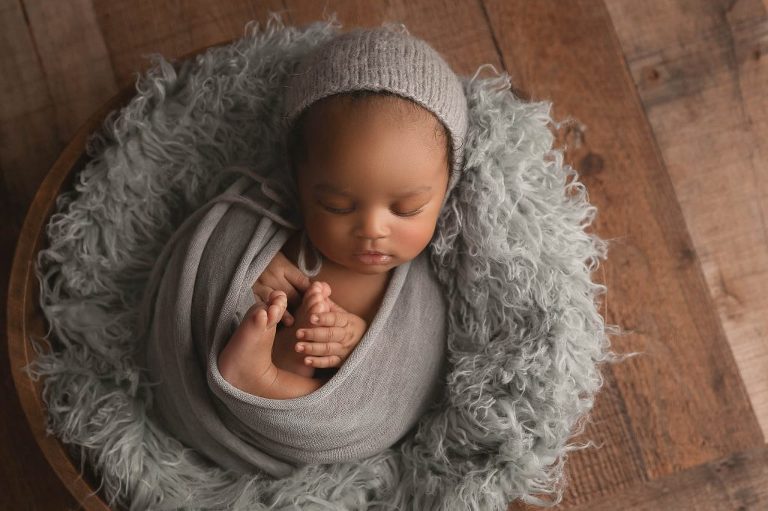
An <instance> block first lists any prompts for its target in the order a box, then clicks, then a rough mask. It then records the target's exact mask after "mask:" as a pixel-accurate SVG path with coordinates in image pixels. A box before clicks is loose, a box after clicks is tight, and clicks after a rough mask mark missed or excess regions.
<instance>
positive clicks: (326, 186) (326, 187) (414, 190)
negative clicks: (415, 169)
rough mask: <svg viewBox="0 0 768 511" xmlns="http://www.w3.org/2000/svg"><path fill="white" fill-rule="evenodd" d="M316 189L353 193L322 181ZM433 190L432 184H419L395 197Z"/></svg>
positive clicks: (342, 193) (346, 195) (394, 195)
mask: <svg viewBox="0 0 768 511" xmlns="http://www.w3.org/2000/svg"><path fill="white" fill-rule="evenodd" d="M313 189H314V190H315V191H318V192H326V193H333V194H335V195H344V196H345V197H351V196H352V194H351V193H349V192H348V191H346V190H342V189H340V188H336V187H335V186H333V185H332V184H330V183H320V184H317V185H315V186H314V188H313ZM431 190H432V187H431V186H427V185H423V186H417V187H416V188H412V189H410V190H405V191H403V192H401V193H396V194H393V197H397V198H404V197H412V196H414V195H418V194H420V193H424V192H429V191H431Z"/></svg>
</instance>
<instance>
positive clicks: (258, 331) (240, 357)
mask: <svg viewBox="0 0 768 511" xmlns="http://www.w3.org/2000/svg"><path fill="white" fill-rule="evenodd" d="M287 306H288V298H287V295H286V294H285V293H284V292H283V291H278V290H275V291H272V293H270V295H269V299H268V301H267V303H266V304H261V303H258V304H255V305H254V306H253V307H251V308H250V309H249V310H248V312H247V313H246V314H245V317H244V318H243V320H242V321H241V322H240V325H239V326H238V327H237V329H236V330H235V333H234V334H232V337H231V338H230V339H229V341H228V342H227V345H226V346H224V349H223V350H222V351H221V353H220V354H219V358H218V364H219V372H220V373H221V375H222V377H224V379H225V380H227V381H228V382H229V383H231V384H232V385H233V386H235V387H237V388H239V389H241V390H244V391H246V392H249V393H251V394H255V395H261V394H262V393H263V392H264V390H265V388H269V386H270V385H272V383H273V382H274V381H275V377H276V373H277V367H275V365H274V364H273V363H272V347H273V345H274V342H275V331H276V328H277V323H278V321H280V318H282V317H283V313H284V312H285V309H286V307H287Z"/></svg>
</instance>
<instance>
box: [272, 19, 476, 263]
mask: <svg viewBox="0 0 768 511" xmlns="http://www.w3.org/2000/svg"><path fill="white" fill-rule="evenodd" d="M356 90H372V91H388V92H392V93H395V94H398V95H400V96H403V97H405V98H407V99H411V100H413V101H415V102H416V103H418V104H419V105H421V106H422V107H424V108H426V109H427V110H429V111H430V112H432V113H433V114H434V115H435V116H436V117H437V118H438V119H439V120H440V121H441V122H442V123H443V124H444V125H445V127H446V128H447V129H448V133H449V134H450V137H451V147H452V154H451V155H450V162H451V169H450V176H449V178H448V187H447V191H446V194H445V197H444V198H443V203H442V204H441V206H440V207H441V209H442V207H443V206H444V205H445V203H446V201H447V199H448V196H449V195H450V193H451V190H453V188H454V187H455V186H456V183H457V182H458V179H459V176H460V173H461V170H462V167H463V160H464V139H465V136H466V132H467V98H466V96H465V95H464V87H463V85H462V83H461V81H460V80H459V78H458V76H456V74H455V73H454V72H453V71H452V70H451V67H450V66H449V65H448V63H447V62H446V61H445V60H444V59H443V58H442V56H441V55H440V54H439V53H438V52H437V51H436V50H435V49H434V48H432V47H431V46H430V45H429V44H428V43H426V42H425V41H424V40H422V39H419V38H417V37H414V36H412V35H410V34H409V33H408V30H407V28H406V27H405V26H404V25H402V24H392V23H385V24H383V25H381V26H378V27H372V28H362V27H357V28H353V29H351V30H349V31H348V32H344V33H342V34H339V35H337V36H335V37H333V38H331V39H329V40H328V41H326V42H324V43H321V44H320V45H318V46H316V47H314V48H312V49H311V50H310V51H309V52H308V53H307V54H306V55H304V56H303V57H302V58H301V59H300V61H299V62H298V64H297V67H296V71H295V72H294V73H291V75H290V76H289V78H288V81H287V85H286V94H285V97H284V104H283V109H284V111H283V121H284V122H285V130H286V133H287V132H288V131H289V130H290V128H291V125H292V124H293V122H294V121H295V120H296V119H297V117H298V116H299V115H300V114H301V113H302V112H303V111H304V110H305V109H306V108H307V107H309V106H310V105H311V104H313V103H314V102H316V101H318V100H320V99H322V98H324V97H326V96H330V95H333V94H338V93H342V92H351V91H356ZM305 243H308V239H307V238H306V233H304V236H303V237H302V243H301V249H300V251H299V268H300V269H301V270H302V271H303V272H304V273H306V274H307V275H309V276H313V275H316V274H317V273H318V272H319V270H320V265H321V259H322V258H321V257H320V254H319V252H317V251H316V250H315V256H316V257H317V258H318V265H317V266H316V267H315V268H313V269H307V268H306V264H305V261H304V257H305V256H304V252H305V250H304V245H305ZM312 248H313V249H314V247H312Z"/></svg>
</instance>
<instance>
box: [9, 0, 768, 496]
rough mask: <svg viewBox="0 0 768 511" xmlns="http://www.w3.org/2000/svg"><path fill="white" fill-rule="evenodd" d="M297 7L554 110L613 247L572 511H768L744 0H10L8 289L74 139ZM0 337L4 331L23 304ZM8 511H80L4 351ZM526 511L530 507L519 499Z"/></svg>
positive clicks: (764, 361) (764, 176)
mask: <svg viewBox="0 0 768 511" xmlns="http://www.w3.org/2000/svg"><path fill="white" fill-rule="evenodd" d="M269 11H280V12H282V14H283V16H284V19H285V20H286V22H289V23H294V24H304V23H307V22H310V21H313V20H319V19H322V18H323V15H324V13H327V12H336V13H337V14H338V18H339V20H340V21H341V22H342V23H343V24H344V26H345V27H351V26H354V25H366V26H370V25H377V24H379V23H381V22H382V21H385V20H394V21H402V22H404V23H405V24H406V25H407V26H408V28H409V30H410V31H411V32H412V33H414V34H415V35H418V36H419V37H422V38H424V39H426V40H428V41H429V42H430V43H431V44H432V45H433V46H434V47H435V48H436V49H437V50H438V51H440V52H441V53H442V54H443V55H444V56H445V57H446V58H447V60H448V61H449V62H450V63H451V65H452V66H453V67H454V69H455V70H456V71H457V72H458V73H459V74H462V75H471V74H473V73H474V72H475V71H476V70H477V68H478V67H479V66H480V65H481V64H485V63H490V64H493V65H494V66H495V67H496V69H499V70H501V69H503V70H505V71H507V72H508V73H509V74H510V75H511V76H512V79H513V85H514V87H515V89H516V90H518V91H523V93H524V94H525V95H526V96H527V97H529V98H530V99H532V100H537V101H539V100H547V101H552V103H553V107H552V114H553V116H554V117H555V119H556V120H561V121H563V120H566V119H569V120H570V121H569V122H565V123H563V124H562V125H561V126H560V128H559V131H558V133H557V135H558V143H559V144H560V146H561V147H562V148H564V149H565V155H566V161H567V162H568V163H570V164H571V165H573V166H574V167H575V168H576V169H577V170H578V171H579V173H580V176H581V180H582V181H583V182H584V183H585V185H586V187H587V189H588V191H589V196H590V200H591V201H592V202H593V203H594V204H595V205H596V206H597V207H598V211H599V213H598V216H597V219H596V221H595V224H594V228H595V230H596V232H597V233H598V234H599V235H600V236H602V237H603V238H606V239H611V240H612V243H611V247H610V252H609V259H608V261H607V262H604V263H602V265H601V269H600V271H599V272H598V273H597V274H596V275H595V278H596V280H599V281H601V282H602V283H604V284H606V285H607V286H608V290H609V291H608V296H607V300H606V303H605V304H604V314H605V316H606V321H607V322H609V323H613V324H619V325H621V326H622V327H623V328H624V329H625V330H627V332H628V334H627V335H625V336H623V337H619V338H614V340H613V346H614V349H616V350H617V351H642V352H643V353H644V355H643V356H640V357H636V358H633V359H630V360H628V361H626V362H624V363H622V364H620V365H616V366H612V367H608V368H606V369H605V377H606V384H605V388H604V390H603V392H602V393H601V394H600V395H599V397H598V399H597V402H596V405H595V409H594V412H593V414H592V418H591V421H590V424H589V426H588V428H587V431H585V432H584V434H583V435H581V436H580V437H579V438H576V439H574V441H579V442H585V441H587V440H592V441H593V442H594V443H596V444H598V445H600V446H601V447H600V448H599V449H598V448H591V449H587V450H583V451H579V452H576V453H573V454H572V455H571V456H570V457H569V459H568V478H569V486H568V488H567V491H566V497H565V500H564V502H563V503H562V504H561V505H560V506H558V509H579V510H587V509H595V510H603V509H605V510H608V509H632V510H641V509H642V510H646V509H647V510H655V509H703V510H727V509H734V510H736V509H742V510H748V509H749V510H752V509H754V510H759V509H768V490H767V488H768V450H767V449H766V444H765V439H766V432H767V431H768V298H767V297H766V295H765V293H764V292H763V290H765V289H768V228H767V227H766V225H767V224H768V220H766V219H767V218H768V165H767V164H766V163H765V162H766V161H768V115H767V114H768V95H766V92H765V91H766V90H768V14H766V11H767V7H766V4H765V2H761V1H760V0H739V1H735V2H719V1H714V0H699V1H697V2H690V1H686V0H649V1H646V2H635V1H632V0H604V1H601V0H562V1H561V0H545V1H537V2H529V1H526V0H472V1H470V0H462V1H458V2H457V1H449V0H423V1H408V2H406V1H405V0H400V1H398V0H392V1H386V2H384V1H381V2H369V1H365V0H345V1H324V2H316V1H314V0H285V1H279V0H273V1H266V2H247V1H235V0H220V1H218V2H215V3H213V2H204V1H200V0H197V1H192V0H189V1H186V2H161V1H157V0H156V1H142V2H139V1H128V0H110V1H106V0H70V1H69V2H52V1H48V2H46V1H43V0H0V34H2V35H0V41H2V43H1V44H2V46H0V48H2V50H4V51H2V52H0V90H2V100H1V101H0V215H2V218H3V219H5V220H6V221H5V222H2V224H0V267H1V268H2V270H0V288H2V289H6V288H7V278H8V271H9V268H10V261H11V258H12V251H13V247H14V245H15V241H16V238H17V236H18V231H19V229H20V226H21V223H22V221H23V216H24V212H25V211H26V208H27V206H28V205H29V203H30V201H31V198H32V196H33V194H34V191H35V189H36V187H37V186H38V184H39V183H40V181H41V180H42V178H43V176H44V175H45V173H46V172H47V170H48V169H49V168H50V166H51V164H52V163H53V161H54V160H55V159H56V157H57V156H58V154H59V152H60V151H61V149H62V148H63V147H64V145H65V144H66V142H67V141H68V140H69V139H70V138H71V137H72V135H73V133H74V132H75V130H76V129H77V128H78V126H79V125H80V124H81V123H82V122H83V121H84V120H85V119H86V118H87V117H88V116H89V115H90V114H91V113H92V112H94V111H95V110H96V109H97V108H98V107H99V106H100V105H101V104H103V103H104V102H105V101H107V99H109V98H110V97H111V96H112V95H114V94H115V93H117V91H118V90H119V88H120V87H122V86H124V85H126V84H129V83H132V82H134V81H135V74H136V73H137V72H140V71H143V70H145V69H146V68H147V67H148V66H149V64H150V63H149V60H148V58H147V56H148V55H149V54H150V53H160V54H163V55H164V56H166V57H167V58H172V57H177V56H180V55H184V54H187V53H189V52H192V51H194V50H196V49H198V48H200V47H204V46H207V45H211V44H216V43H219V42H224V41H226V40H229V39H232V38H235V37H239V36H241V35H242V31H243V26H244V25H245V23H246V22H247V21H248V20H251V19H259V20H262V21H263V20H266V19H267V15H268V12H269ZM0 300H2V304H1V305H2V313H0V314H1V315H0V327H2V332H3V335H4V332H5V294H3V297H2V299H0ZM0 367H1V368H2V369H0V371H2V375H3V380H2V385H3V387H2V390H3V392H0V409H2V410H3V412H4V413H3V416H4V418H3V420H2V421H0V457H1V458H0V459H2V460H3V461H2V462H0V481H1V482H0V509H45V510H47V509H76V508H77V503H76V502H75V501H74V500H73V499H72V498H71V497H70V496H69V494H68V493H67V491H66V489H65V488H64V487H63V486H62V484H61V483H59V481H58V480H57V478H56V476H55V474H54V473H53V471H52V470H51V469H50V468H49V467H48V466H47V464H46V462H45V460H44V458H43V456H42V454H41V453H40V452H39V449H38V448H37V446H36V444H35V443H34V440H33V438H32V436H31V433H30V432H29V428H28V426H27V425H26V423H25V419H24V416H23V414H22V412H21V409H20V407H19V404H18V400H17V399H16V396H15V390H14V387H13V382H12V380H11V376H10V372H9V370H8V357H7V352H6V351H5V350H0ZM512 507H513V508H519V509H523V508H525V509H532V508H529V507H526V506H522V505H514V506H512Z"/></svg>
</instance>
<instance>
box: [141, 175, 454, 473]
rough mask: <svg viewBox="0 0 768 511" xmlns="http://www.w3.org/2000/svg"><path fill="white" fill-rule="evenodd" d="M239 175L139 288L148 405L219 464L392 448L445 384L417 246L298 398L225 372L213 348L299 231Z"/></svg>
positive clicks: (272, 465) (269, 466) (440, 327)
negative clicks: (241, 385)
mask: <svg viewBox="0 0 768 511" xmlns="http://www.w3.org/2000/svg"><path fill="white" fill-rule="evenodd" d="M262 179H263V178H260V177H259V176H253V175H251V176H250V177H241V178H240V179H238V180H237V181H236V182H235V183H234V184H232V185H231V186H230V187H229V188H228V189H227V191H226V192H225V193H223V194H220V195H219V196H217V197H215V198H214V199H212V200H211V201H210V202H209V203H207V204H206V205H205V206H203V207H202V208H200V209H199V210H197V211H196V212H195V214H194V215H192V216H191V217H190V218H188V219H187V220H186V221H185V223H184V224H182V226H181V227H180V228H179V229H178V230H177V231H176V233H174V236H173V237H172V238H171V240H170V241H169V242H168V243H167V244H166V246H165V248H164V250H163V253H162V254H161V256H160V258H159V260H158V261H157V262H156V264H155V267H154V270H153V273H152V276H151V277H150V283H149V285H148V288H147V292H146V294H145V298H144V300H145V302H144V303H145V311H144V319H143V321H145V324H146V325H147V328H149V330H148V335H147V336H146V339H145V343H146V344H145V347H144V349H143V356H145V357H146V358H145V360H144V364H143V365H144V367H146V368H147V370H148V373H149V374H148V378H149V379H150V380H152V381H155V382H158V383H157V386H155V387H154V389H153V390H154V401H155V402H154V406H153V413H154V414H155V415H156V416H157V417H158V419H160V421H161V422H162V423H163V424H164V425H165V427H166V428H168V429H169V431H171V432H172V433H173V434H174V436H175V437H176V438H178V439H179V440H181V441H182V442H183V443H184V444H186V445H188V446H190V447H193V448H195V449H197V450H198V451H199V452H201V453H203V454H204V455H206V456H207V457H208V458H210V459H211V460H213V461H214V462H216V463H218V464H219V465H221V466H223V467H225V468H231V469H234V470H238V471H244V472H249V471H254V470H255V469H260V470H263V471H265V472H267V473H268V474H270V475H272V476H274V477H284V476H286V475H288V474H289V473H290V472H291V471H292V470H293V468H294V467H295V466H298V464H305V463H312V464H316V463H333V462H340V461H346V460H353V459H361V458H364V457H366V456H369V455H372V454H375V453H378V452H380V451H383V450H384V449H386V448H388V447H390V446H392V445H394V444H395V443H396V442H397V441H398V440H399V439H400V438H402V437H403V436H404V435H405V434H406V433H407V432H408V430H409V429H410V428H411V427H413V426H414V425H415V424H416V423H417V421H418V419H419V418H420V417H421V416H422V414H423V413H424V412H425V411H426V410H427V409H428V408H429V407H430V406H431V405H432V404H434V403H435V402H437V400H438V398H439V393H440V392H441V391H442V388H443V385H444V381H443V380H444V371H445V368H446V364H445V345H446V318H445V310H446V303H445V298H444V296H443V293H442V292H441V289H440V285H439V282H438V281H437V279H436V277H435V275H434V272H433V270H432V269H431V267H430V264H429V260H428V257H427V252H426V251H424V252H422V253H421V254H420V255H419V256H418V257H416V258H415V259H413V260H411V261H409V262H406V263H404V264H402V265H400V266H398V267H396V268H395V269H394V271H393V274H392V276H391V279H390V282H389V284H388V287H387V289H386V292H385V295H384V298H383V301H382V304H381V306H380V308H379V310H378V312H377V314H376V316H375V318H374V319H373V321H372V322H371V324H370V325H369V326H368V330H367V331H366V332H365V334H364V336H363V337H362V339H361V340H360V342H359V343H358V345H357V346H356V348H355V349H354V351H353V352H352V353H351V354H350V356H349V357H348V358H347V360H346V361H345V362H344V364H343V365H342V366H341V367H340V368H339V370H338V372H337V373H336V374H335V375H334V376H333V377H332V378H331V379H330V380H329V381H328V382H327V383H326V384H325V385H323V386H322V387H321V388H319V389H318V390H316V391H315V392H312V393H311V394H308V395H306V396H303V397H300V398H296V399H286V400H279V399H267V398H263V397H259V396H255V395H252V394H249V393H247V392H244V391H241V390H239V389H237V388H236V387H233V386H232V385H230V384H229V383H228V382H227V381H226V380H224V379H223V378H222V376H221V374H220V373H219V370H218V367H217V363H216V361H217V358H218V353H219V352H220V351H221V350H222V349H223V347H224V346H225V345H226V342H227V341H228V339H229V338H230V336H231V335H232V333H233V332H234V330H235V328H236V327H237V326H238V324H239V322H240V320H241V319H242V317H243V316H244V314H245V312H246V311H247V310H248V309H249V308H250V306H251V305H253V304H254V303H255V298H254V295H253V292H252V284H253V282H254V281H255V280H256V279H257V278H258V277H259V275H260V274H261V273H262V272H263V271H264V269H265V268H266V267H267V265H268V264H269V262H270V261H271V260H272V258H273V257H274V256H275V254H276V253H277V252H278V251H279V250H280V249H281V247H282V246H283V244H284V243H285V242H286V241H287V240H288V238H289V237H290V235H291V234H292V232H293V231H294V230H295V229H296V228H297V226H295V224H293V223H292V222H291V221H289V220H287V219H286V217H285V216H282V215H281V208H282V211H285V209H284V208H285V204H280V200H279V198H278V197H277V196H275V195H274V194H271V193H268V190H267V192H265V191H264V188H263V187H262V186H261V185H259V184H255V183H254V180H262Z"/></svg>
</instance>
